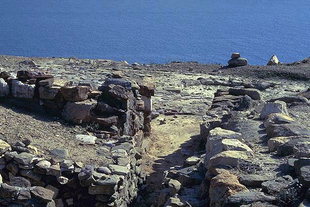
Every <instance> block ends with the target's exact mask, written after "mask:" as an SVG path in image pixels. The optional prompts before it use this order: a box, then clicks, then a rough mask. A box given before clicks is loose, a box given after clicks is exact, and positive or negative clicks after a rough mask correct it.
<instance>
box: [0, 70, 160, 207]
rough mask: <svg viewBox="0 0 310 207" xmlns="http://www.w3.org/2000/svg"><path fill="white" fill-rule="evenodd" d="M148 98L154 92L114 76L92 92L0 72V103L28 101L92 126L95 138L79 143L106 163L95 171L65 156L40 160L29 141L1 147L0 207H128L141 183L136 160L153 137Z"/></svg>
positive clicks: (35, 75) (33, 75) (38, 76)
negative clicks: (95, 151) (95, 146)
mask: <svg viewBox="0 0 310 207" xmlns="http://www.w3.org/2000/svg"><path fill="white" fill-rule="evenodd" d="M152 95H154V86H153V85H152V84H150V83H148V84H145V83H138V84H137V83H134V82H131V81H128V80H124V79H121V78H119V77H117V76H116V77H115V78H109V79H107V80H106V81H105V82H104V84H103V85H102V86H100V87H99V88H98V89H96V88H94V87H93V86H92V84H91V83H78V84H74V83H70V82H68V83H57V82H54V78H53V76H52V75H48V74H43V73H40V72H29V71H19V72H18V73H17V75H16V77H15V76H14V75H12V74H9V73H6V72H2V73H1V74H0V96H1V97H2V100H3V101H9V100H10V101H12V100H14V101H15V102H19V103H25V102H24V101H27V102H28V103H33V104H34V106H36V107H38V108H42V109H44V110H45V111H46V112H48V113H53V114H57V115H59V116H61V117H62V118H63V119H64V120H66V121H68V122H71V123H74V124H83V125H85V124H90V125H91V126H96V128H95V129H94V130H93V132H94V135H95V136H90V135H80V136H79V137H77V138H78V139H79V140H80V141H81V142H83V143H84V144H95V143H96V144H99V145H100V151H101V152H100V154H101V155H104V158H105V159H104V164H103V165H101V166H94V165H84V164H83V163H80V162H74V161H72V160H69V159H67V156H66V151H65V150H60V149H55V150H52V151H51V155H52V156H51V157H45V156H44V155H42V154H39V153H38V150H37V148H36V147H34V146H32V145H31V143H30V142H29V141H28V140H22V141H18V142H16V143H15V144H8V143H7V142H6V141H5V140H2V139H0V206H36V207H41V206H42V207H43V206H49V207H52V206H57V207H62V206H81V207H85V206H97V207H100V206H115V207H116V206H117V207H119V206H127V205H128V204H129V203H130V202H131V201H132V200H133V199H134V198H135V197H136V196H137V189H138V186H139V185H140V184H142V183H143V182H144V179H145V175H144V173H143V172H142V171H141V157H142V154H143V153H144V150H145V149H146V147H147V142H148V139H147V138H146V136H147V135H148V134H149V133H150V130H151V128H150V121H151V110H152V108H151V106H152V105H151V96H152ZM98 140H99V142H98ZM47 141H48V140H47Z"/></svg>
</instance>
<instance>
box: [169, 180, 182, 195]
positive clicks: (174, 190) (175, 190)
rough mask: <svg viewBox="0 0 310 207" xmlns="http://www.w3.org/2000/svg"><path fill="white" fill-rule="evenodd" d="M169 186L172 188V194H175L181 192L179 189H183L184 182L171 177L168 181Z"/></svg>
mask: <svg viewBox="0 0 310 207" xmlns="http://www.w3.org/2000/svg"><path fill="white" fill-rule="evenodd" d="M168 186H169V189H170V195H172V196H173V195H175V194H177V193H178V192H179V190H180V189H181V187H182V184H181V183H180V182H179V181H177V180H174V179H170V180H169V182H168Z"/></svg>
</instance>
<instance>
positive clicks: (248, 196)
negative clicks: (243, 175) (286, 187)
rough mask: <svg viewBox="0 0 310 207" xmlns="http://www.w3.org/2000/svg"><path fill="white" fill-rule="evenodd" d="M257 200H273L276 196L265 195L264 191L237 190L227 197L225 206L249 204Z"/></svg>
mask: <svg viewBox="0 0 310 207" xmlns="http://www.w3.org/2000/svg"><path fill="white" fill-rule="evenodd" d="M257 201H260V202H275V201H276V198H275V197H273V196H267V195H265V194H264V193H262V192H257V191H248V192H239V193H236V194H234V195H232V196H230V197H228V199H227V202H226V205H225V207H229V206H233V205H244V204H250V203H254V202H257Z"/></svg>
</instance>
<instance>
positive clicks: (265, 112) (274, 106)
mask: <svg viewBox="0 0 310 207" xmlns="http://www.w3.org/2000/svg"><path fill="white" fill-rule="evenodd" d="M274 113H282V114H285V115H288V111H287V108H286V103H285V102H283V101H275V102H268V103H266V104H265V105H264V107H263V109H262V111H261V113H260V118H261V119H266V118H267V117H268V116H269V115H270V114H274Z"/></svg>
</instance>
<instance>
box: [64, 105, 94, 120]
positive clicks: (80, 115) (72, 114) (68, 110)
mask: <svg viewBox="0 0 310 207" xmlns="http://www.w3.org/2000/svg"><path fill="white" fill-rule="evenodd" d="M95 105H96V101H91V100H87V101H82V102H67V104H66V105H65V107H64V109H63V112H62V117H63V118H64V119H65V120H66V121H69V122H73V123H76V124H81V123H87V122H89V121H91V117H92V116H91V110H92V109H93V108H94V107H95Z"/></svg>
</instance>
